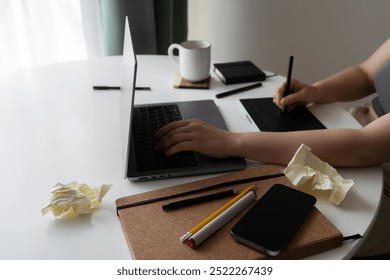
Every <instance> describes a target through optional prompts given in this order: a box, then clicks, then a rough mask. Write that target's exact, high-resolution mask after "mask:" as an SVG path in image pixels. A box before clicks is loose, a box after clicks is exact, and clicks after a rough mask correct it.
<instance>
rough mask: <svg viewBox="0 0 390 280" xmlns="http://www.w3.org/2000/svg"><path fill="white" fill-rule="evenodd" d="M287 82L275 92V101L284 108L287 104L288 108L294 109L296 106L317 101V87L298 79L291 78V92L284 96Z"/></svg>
mask: <svg viewBox="0 0 390 280" xmlns="http://www.w3.org/2000/svg"><path fill="white" fill-rule="evenodd" d="M285 86H286V82H283V83H282V84H281V85H280V86H279V88H278V89H277V90H276V92H275V93H274V97H273V101H274V103H275V104H276V105H277V106H278V107H279V108H280V109H282V110H283V109H284V107H285V106H287V107H288V110H293V109H294V108H295V107H296V106H299V105H307V104H309V103H313V102H315V98H316V92H317V88H316V87H314V86H312V85H308V84H305V83H302V82H300V81H298V80H295V79H293V80H291V94H290V95H288V96H286V97H284V96H283V94H284V89H285Z"/></svg>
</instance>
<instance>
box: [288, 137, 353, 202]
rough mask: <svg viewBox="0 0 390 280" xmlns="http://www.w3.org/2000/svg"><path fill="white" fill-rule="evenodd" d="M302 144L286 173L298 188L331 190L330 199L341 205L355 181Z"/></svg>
mask: <svg viewBox="0 0 390 280" xmlns="http://www.w3.org/2000/svg"><path fill="white" fill-rule="evenodd" d="M310 151H311V149H310V148H309V147H307V146H306V145H304V144H302V145H301V146H300V147H299V149H298V150H297V152H296V153H295V155H294V156H293V158H292V159H291V161H290V162H289V164H288V165H287V167H286V169H285V170H284V174H285V175H286V177H287V178H288V179H289V180H290V181H291V182H292V183H293V184H294V185H295V186H296V187H298V188H310V189H311V190H312V191H316V190H329V191H330V198H329V201H330V202H332V203H334V204H336V205H339V204H340V203H341V202H342V201H343V200H344V198H345V196H346V195H347V192H348V191H349V189H350V188H351V187H352V186H353V184H354V182H353V180H351V179H344V178H343V177H341V175H340V174H339V173H338V172H337V170H336V169H335V168H333V167H332V166H330V165H329V164H328V163H326V162H324V161H322V160H321V159H320V158H318V157H317V156H316V155H314V154H313V153H311V152H310Z"/></svg>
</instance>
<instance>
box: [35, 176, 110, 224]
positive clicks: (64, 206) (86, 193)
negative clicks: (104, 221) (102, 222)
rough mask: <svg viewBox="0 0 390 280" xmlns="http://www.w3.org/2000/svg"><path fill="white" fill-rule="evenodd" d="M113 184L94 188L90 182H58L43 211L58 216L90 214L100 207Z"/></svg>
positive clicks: (67, 216) (70, 216) (68, 216)
mask: <svg viewBox="0 0 390 280" xmlns="http://www.w3.org/2000/svg"><path fill="white" fill-rule="evenodd" d="M111 186H112V185H102V186H101V187H100V188H93V187H91V186H89V185H88V184H79V183H77V182H72V183H70V184H67V185H64V184H61V183H58V184H57V185H55V186H54V187H53V189H52V191H51V193H52V194H53V195H52V198H51V200H50V203H49V204H48V205H47V206H46V207H44V208H43V209H42V210H41V212H42V214H43V215H45V214H47V213H48V212H49V211H52V212H53V215H54V216H55V217H56V218H73V217H76V216H78V215H85V214H90V213H92V212H93V211H94V210H95V209H96V208H98V207H100V205H101V202H102V199H103V197H104V196H105V195H106V193H107V192H108V190H109V189H110V188H111Z"/></svg>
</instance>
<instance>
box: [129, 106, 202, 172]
mask: <svg viewBox="0 0 390 280" xmlns="http://www.w3.org/2000/svg"><path fill="white" fill-rule="evenodd" d="M181 119H182V117H181V114H180V110H179V106H178V105H176V104H169V105H161V106H149V107H135V108H134V110H133V120H132V122H133V123H132V128H133V133H132V135H133V140H134V148H135V154H136V159H137V163H136V165H137V170H138V171H150V170H158V169H167V168H177V167H191V166H197V165H198V163H197V160H196V157H195V154H194V153H193V152H181V153H178V154H175V155H173V156H169V157H168V156H166V155H164V154H163V153H162V152H160V151H156V150H155V149H154V146H155V144H156V141H155V138H154V135H155V133H156V132H157V130H158V129H160V128H161V127H163V126H165V125H167V124H168V123H171V122H173V121H178V120H181Z"/></svg>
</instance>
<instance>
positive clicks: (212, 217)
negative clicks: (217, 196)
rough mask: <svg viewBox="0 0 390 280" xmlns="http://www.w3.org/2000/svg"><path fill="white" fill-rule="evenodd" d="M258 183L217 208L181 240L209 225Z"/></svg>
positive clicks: (181, 240) (181, 239)
mask: <svg viewBox="0 0 390 280" xmlns="http://www.w3.org/2000/svg"><path fill="white" fill-rule="evenodd" d="M255 187H256V185H252V186H249V187H248V188H246V189H245V190H243V191H242V192H240V193H239V194H238V195H236V196H235V197H234V198H233V199H232V200H230V201H228V202H227V203H226V204H224V205H223V206H221V207H220V208H219V209H217V210H216V211H215V212H213V213H212V214H211V215H210V216H208V217H207V218H206V219H204V220H203V221H201V222H200V223H199V224H197V225H196V226H194V227H193V228H192V229H190V230H189V231H188V232H186V233H185V234H184V235H183V236H182V237H180V242H185V241H186V240H187V239H188V238H190V237H191V236H192V235H193V234H195V233H196V232H197V231H198V230H200V229H201V228H203V227H204V226H205V225H207V224H208V223H209V222H210V221H212V220H213V219H215V218H216V217H217V216H218V215H220V214H221V213H222V212H223V211H225V210H226V209H228V208H229V207H230V206H232V205H233V204H234V203H235V202H237V201H238V200H239V199H240V198H242V197H243V196H244V195H246V194H247V193H248V192H250V191H252V190H254V188H255Z"/></svg>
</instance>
